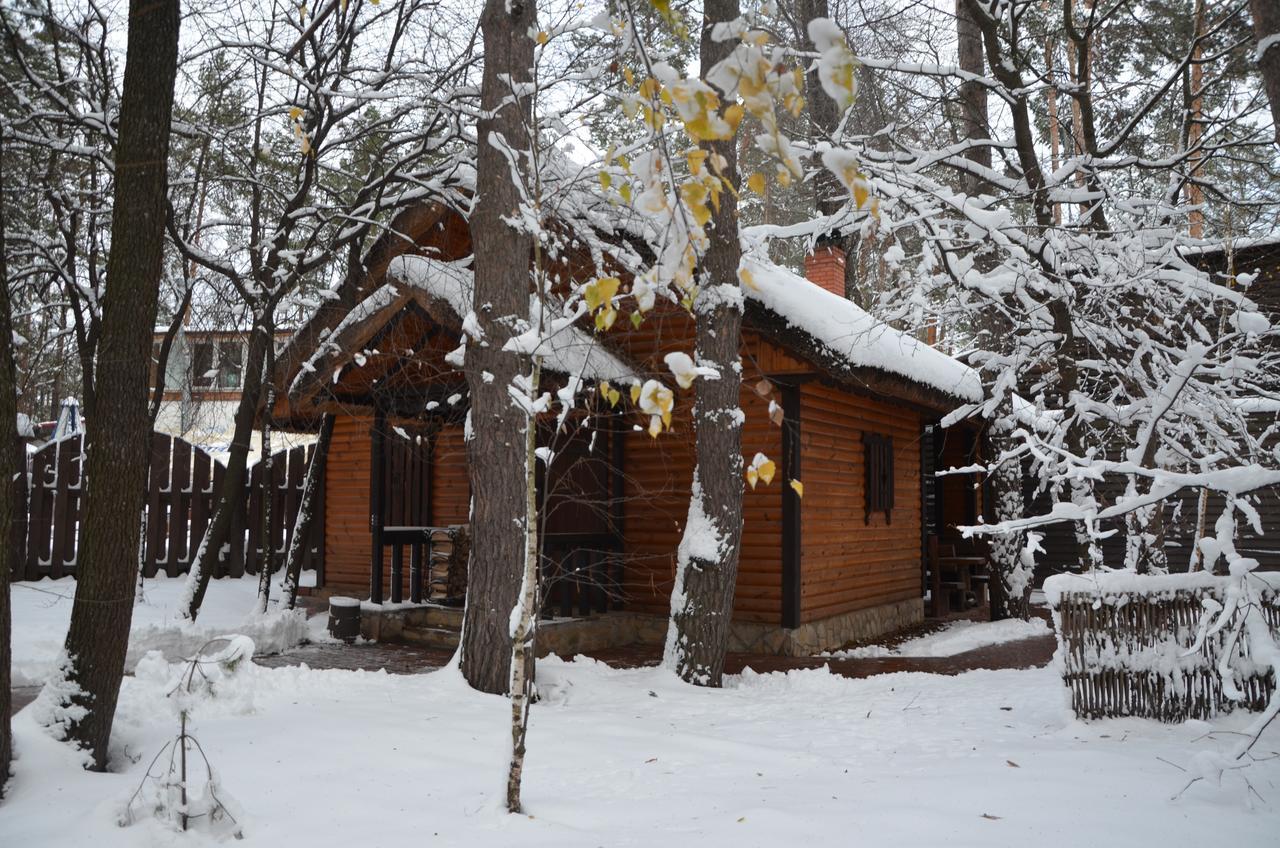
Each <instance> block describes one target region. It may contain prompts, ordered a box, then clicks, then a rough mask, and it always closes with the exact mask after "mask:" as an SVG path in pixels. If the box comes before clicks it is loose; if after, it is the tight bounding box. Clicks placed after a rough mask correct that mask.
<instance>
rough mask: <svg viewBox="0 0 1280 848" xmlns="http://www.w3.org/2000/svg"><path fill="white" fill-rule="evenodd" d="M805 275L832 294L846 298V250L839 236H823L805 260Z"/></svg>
mask: <svg viewBox="0 0 1280 848" xmlns="http://www.w3.org/2000/svg"><path fill="white" fill-rule="evenodd" d="M804 275H805V277H806V278H808V280H809V282H811V283H817V284H818V285H820V286H822V287H823V288H824V289H826V290H827V291H829V292H831V293H832V294H837V295H839V296H840V297H844V248H843V247H841V246H840V241H839V236H838V235H832V236H823V237H822V238H820V239H818V243H817V244H816V245H814V248H813V253H810V254H809V255H808V256H806V257H805V258H804Z"/></svg>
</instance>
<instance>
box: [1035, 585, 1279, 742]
mask: <svg viewBox="0 0 1280 848" xmlns="http://www.w3.org/2000/svg"><path fill="white" fill-rule="evenodd" d="M1207 599H1212V600H1213V601H1215V602H1218V603H1221V602H1222V601H1223V600H1224V591H1223V590H1222V589H1221V588H1209V587H1198V588H1194V589H1179V590H1176V591H1160V592H1152V593H1149V594H1148V593H1140V592H1119V593H1114V594H1110V593H1106V594H1102V595H1099V594H1098V593H1095V592H1083V591H1082V592H1065V593H1063V594H1062V596H1061V598H1060V599H1059V601H1058V602H1057V604H1055V606H1054V608H1053V614H1054V619H1055V623H1056V625H1057V633H1058V644H1059V657H1060V658H1061V659H1062V671H1063V680H1064V682H1065V683H1066V685H1067V687H1068V688H1069V689H1070V690H1071V706H1072V709H1073V710H1074V712H1075V714H1076V716H1077V717H1078V718H1083V719H1096V718H1113V717H1117V716H1140V717H1143V718H1153V719H1157V720H1159V721H1166V722H1180V721H1185V720H1187V719H1207V718H1211V717H1213V716H1215V715H1217V714H1218V713H1220V712H1224V711H1228V710H1231V709H1233V708H1242V709H1246V710H1253V711H1257V710H1261V709H1263V708H1265V706H1266V704H1267V701H1268V699H1269V698H1270V697H1271V693H1272V691H1273V690H1274V689H1275V686H1276V680H1275V677H1274V675H1273V674H1272V673H1271V671H1270V669H1269V668H1267V667H1265V666H1261V665H1259V664H1257V663H1254V662H1253V661H1252V660H1251V659H1250V651H1249V640H1248V637H1247V634H1241V637H1240V639H1239V640H1238V641H1235V642H1234V644H1232V642H1231V641H1230V640H1229V639H1228V636H1227V634H1228V633H1229V632H1230V631H1231V630H1232V625H1228V627H1226V628H1225V629H1224V630H1223V631H1220V632H1219V633H1217V634H1210V635H1209V636H1208V637H1207V638H1206V639H1205V642H1204V646H1203V649H1202V650H1201V651H1197V652H1192V650H1191V649H1192V648H1193V647H1194V645H1195V643H1196V636H1197V633H1198V630H1199V626H1200V621H1201V617H1202V616H1203V615H1204V602H1205V601H1206V600H1207ZM1260 607H1261V609H1260V612H1261V614H1262V616H1263V618H1264V620H1265V621H1266V623H1267V624H1268V625H1269V626H1270V629H1271V632H1272V635H1273V636H1280V597H1277V595H1276V594H1275V593H1274V592H1271V591H1267V592H1264V593H1263V597H1262V600H1261V604H1260ZM1237 615H1238V614H1237ZM1228 649H1229V650H1231V651H1232V654H1233V656H1232V662H1231V666H1232V668H1233V673H1234V683H1235V685H1236V686H1237V687H1238V688H1239V690H1240V691H1241V692H1242V693H1243V694H1244V698H1243V700H1241V701H1233V700H1231V699H1229V698H1228V697H1227V696H1226V695H1225V694H1224V693H1223V686H1222V677H1221V675H1220V673H1219V671H1218V668H1217V666H1218V663H1219V660H1220V658H1221V657H1222V655H1223V653H1224V652H1225V651H1227V650H1228Z"/></svg>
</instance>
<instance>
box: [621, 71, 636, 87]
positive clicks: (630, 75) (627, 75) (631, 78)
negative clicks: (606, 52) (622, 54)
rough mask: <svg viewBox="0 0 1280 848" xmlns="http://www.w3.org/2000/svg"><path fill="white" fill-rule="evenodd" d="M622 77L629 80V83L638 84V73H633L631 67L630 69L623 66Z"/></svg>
mask: <svg viewBox="0 0 1280 848" xmlns="http://www.w3.org/2000/svg"><path fill="white" fill-rule="evenodd" d="M622 78H623V79H624V80H626V81H627V85H635V84H636V75H635V74H633V73H631V69H630V68H623V69H622Z"/></svg>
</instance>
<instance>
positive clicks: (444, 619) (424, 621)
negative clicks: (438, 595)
mask: <svg viewBox="0 0 1280 848" xmlns="http://www.w3.org/2000/svg"><path fill="white" fill-rule="evenodd" d="M404 623H405V627H437V628H443V629H447V630H460V629H461V628H462V608H461V607H444V606H437V605H435V604H426V605H423V606H420V607H413V608H411V609H408V610H405V613H404Z"/></svg>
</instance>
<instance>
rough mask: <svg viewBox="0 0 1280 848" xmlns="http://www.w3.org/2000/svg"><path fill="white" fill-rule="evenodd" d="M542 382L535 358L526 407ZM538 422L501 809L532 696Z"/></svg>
mask: <svg viewBox="0 0 1280 848" xmlns="http://www.w3.org/2000/svg"><path fill="white" fill-rule="evenodd" d="M541 383H542V363H541V362H540V361H537V359H535V361H534V365H533V375H532V377H531V379H530V381H529V385H530V387H531V388H530V390H529V404H530V408H531V409H532V406H533V402H534V400H535V399H536V398H537V397H538V387H539V386H540V385H541ZM537 451H538V421H537V418H536V416H534V415H529V416H528V417H527V419H526V423H525V431H524V510H525V530H524V539H525V541H524V573H523V575H522V576H521V581H520V599H519V606H518V607H517V608H516V609H515V610H513V611H512V617H513V620H514V621H515V622H516V625H515V629H514V632H513V633H512V644H511V767H510V768H509V769H508V771H507V812H509V813H518V812H520V780H521V777H522V776H523V775H524V752H525V738H526V736H527V735H528V732H529V706H530V704H531V703H532V697H533V681H534V636H535V635H536V633H537V626H538V609H537V607H538V474H537V470H538V455H537Z"/></svg>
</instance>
